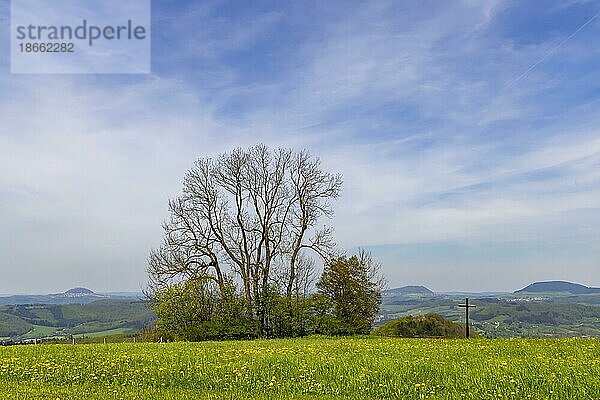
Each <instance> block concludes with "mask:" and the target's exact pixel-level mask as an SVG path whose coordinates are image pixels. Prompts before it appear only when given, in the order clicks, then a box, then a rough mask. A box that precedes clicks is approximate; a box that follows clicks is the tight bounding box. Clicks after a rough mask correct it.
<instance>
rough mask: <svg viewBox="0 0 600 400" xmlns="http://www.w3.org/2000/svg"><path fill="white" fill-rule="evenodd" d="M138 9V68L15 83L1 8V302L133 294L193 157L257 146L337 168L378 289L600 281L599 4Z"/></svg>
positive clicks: (340, 214) (350, 242)
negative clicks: (143, 20) (145, 50)
mask: <svg viewBox="0 0 600 400" xmlns="http://www.w3.org/2000/svg"><path fill="white" fill-rule="evenodd" d="M323 3H325V4H323ZM152 6H153V9H152V20H153V23H152V71H153V72H152V74H151V75H47V76H44V75H11V74H9V71H10V65H9V50H8V43H9V12H8V10H9V3H8V1H7V0H0V27H1V30H0V121H1V124H0V221H2V222H1V227H2V229H0V270H1V271H2V275H3V278H2V280H1V281H0V293H13V292H41V293H44V292H51V291H58V290H64V289H67V288H68V287H72V286H79V285H83V286H88V287H91V288H92V289H94V290H98V291H102V290H137V289H139V288H140V287H141V286H142V285H143V284H144V282H145V272H144V269H145V262H146V258H147V254H148V250H149V248H150V247H152V246H156V245H157V244H158V243H159V241H160V238H161V229H160V224H161V221H162V220H163V219H164V218H165V217H166V215H167V214H166V205H167V199H168V198H170V197H174V196H176V195H177V193H178V192H179V190H180V186H181V180H182V177H183V174H184V173H185V171H186V170H187V169H188V168H189V167H190V166H191V165H192V164H193V161H194V160H195V159H196V158H197V157H200V156H208V155H214V154H217V153H219V152H222V151H227V150H229V149H232V148H234V147H236V146H249V145H252V144H255V143H257V142H264V143H266V144H268V145H270V146H272V147H276V146H287V147H293V148H296V149H301V148H308V149H310V150H311V151H312V152H313V153H314V154H315V155H318V156H319V157H320V158H321V159H322V160H323V163H324V166H325V167H326V168H327V169H329V170H332V171H338V172H340V173H342V174H343V175H344V180H345V184H344V192H343V196H342V198H341V199H340V201H338V203H337V204H336V217H335V219H334V221H332V223H333V224H334V226H335V228H336V238H337V241H338V243H339V244H340V245H341V246H343V247H345V248H348V249H353V248H356V247H358V246H363V247H367V248H368V249H371V250H372V251H373V253H374V254H375V255H376V256H377V257H378V258H379V259H380V260H381V261H382V263H383V270H384V272H385V275H386V276H387V278H388V282H389V285H390V286H392V287H393V286H400V285H406V284H425V285H427V286H428V287H430V288H431V289H433V290H437V291H444V290H482V291H483V290H514V289H518V288H520V287H522V286H525V285H526V284H528V283H529V282H530V281H533V280H545V279H564V280H572V281H578V282H581V283H585V284H589V285H597V286H600V268H599V267H600V240H599V239H600V201H599V200H600V168H599V167H600V130H599V128H598V126H600V124H599V122H600V115H599V114H598V109H599V106H600V101H599V100H600V47H599V46H598V45H597V38H598V37H599V34H600V17H598V16H597V14H598V13H599V12H600V2H598V1H544V2H540V1H535V2H534V1H518V2H517V1H492V0H489V1H485V0H472V1H470V0H464V1H447V2H439V1H369V2H348V1H343V2H342V1H340V2H336V1H328V2H317V1H305V2H282V1H272V2H270V1H269V2H268V1H256V2H242V1H235V2H225V1H197V2H192V1H189V2H186V1H166V0H163V1H153V3H152ZM57 12H58V11H57ZM594 16H596V18H595V19H592V18H593V17H594ZM590 19H592V20H591V21H590ZM586 23H587V25H585V26H584V27H583V28H581V27H582V26H583V25H584V24H586ZM579 28H581V29H580V30H579V31H577V30H578V29H579ZM576 31H577V32H576ZM574 32H576V34H575V35H573V33H574ZM571 36H572V37H571ZM566 39H568V40H566ZM565 40H566V41H565ZM533 66H534V67H533ZM532 67H533V68H532ZM24 271H27V273H26V274H24Z"/></svg>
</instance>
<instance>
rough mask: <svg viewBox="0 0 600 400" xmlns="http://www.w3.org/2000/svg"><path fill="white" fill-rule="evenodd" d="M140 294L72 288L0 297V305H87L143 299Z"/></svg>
mask: <svg viewBox="0 0 600 400" xmlns="http://www.w3.org/2000/svg"><path fill="white" fill-rule="evenodd" d="M143 298H144V296H143V295H142V294H141V293H94V292H93V291H92V290H90V289H87V288H82V287H78V288H73V289H69V290H67V291H65V292H63V293H54V294H46V295H28V294H25V295H12V296H3V297H0V305H12V304H88V303H91V302H94V301H97V300H103V299H113V300H119V299H122V300H125V299H138V300H140V299H143Z"/></svg>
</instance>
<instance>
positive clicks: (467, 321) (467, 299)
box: [458, 297, 477, 339]
mask: <svg viewBox="0 0 600 400" xmlns="http://www.w3.org/2000/svg"><path fill="white" fill-rule="evenodd" d="M458 306H459V307H463V308H464V309H465V335H466V338H467V339H468V338H469V337H470V336H471V335H470V334H469V308H473V307H477V306H475V305H473V304H469V298H468V297H467V298H466V299H465V303H464V304H459V305H458Z"/></svg>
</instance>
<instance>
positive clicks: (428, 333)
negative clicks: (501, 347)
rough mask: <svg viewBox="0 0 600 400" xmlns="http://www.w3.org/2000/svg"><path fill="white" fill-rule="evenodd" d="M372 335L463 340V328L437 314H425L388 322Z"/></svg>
mask: <svg viewBox="0 0 600 400" xmlns="http://www.w3.org/2000/svg"><path fill="white" fill-rule="evenodd" d="M373 335H376V336H387V337H409V338H415V337H444V338H464V337H465V328H464V326H462V325H460V324H457V323H455V322H452V321H448V320H447V319H445V318H444V317H442V316H441V315H438V314H426V315H422V316H417V317H413V316H412V315H409V316H407V317H404V318H400V319H397V320H395V321H390V322H388V323H386V324H384V325H382V326H380V327H379V328H377V329H375V330H374V331H373Z"/></svg>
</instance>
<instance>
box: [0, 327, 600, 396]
mask: <svg viewBox="0 0 600 400" xmlns="http://www.w3.org/2000/svg"><path fill="white" fill-rule="evenodd" d="M0 398H2V399H53V400H55V399H120V398H121V399H246V398H255V399H292V398H293V399H387V398H399V399H600V341H598V340H596V339H548V340H529V339H495V340H489V339H478V340H470V341H467V340H464V339H463V340H441V339H380V338H365V337H362V338H361V337H358V338H340V339H331V338H306V339H290V340H257V341H247V342H243V341H239V342H206V343H164V344H158V343H138V344H108V345H103V344H92V345H37V346H36V345H30V346H15V347H4V348H0Z"/></svg>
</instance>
